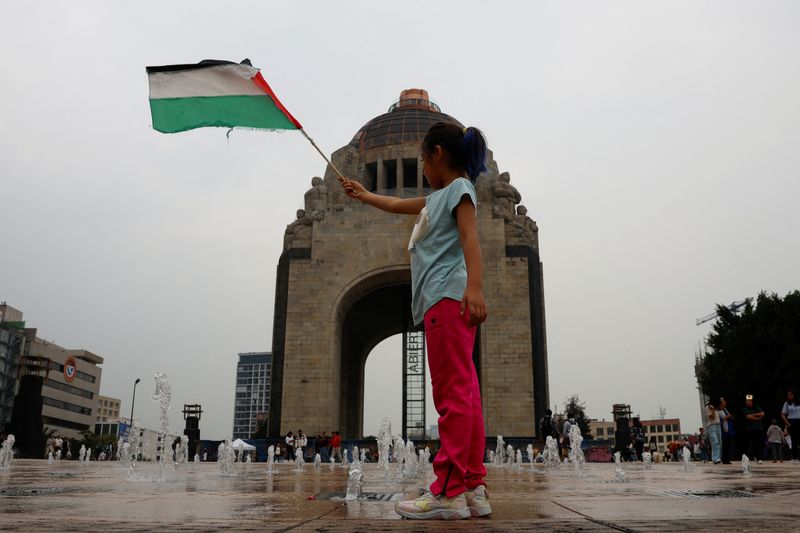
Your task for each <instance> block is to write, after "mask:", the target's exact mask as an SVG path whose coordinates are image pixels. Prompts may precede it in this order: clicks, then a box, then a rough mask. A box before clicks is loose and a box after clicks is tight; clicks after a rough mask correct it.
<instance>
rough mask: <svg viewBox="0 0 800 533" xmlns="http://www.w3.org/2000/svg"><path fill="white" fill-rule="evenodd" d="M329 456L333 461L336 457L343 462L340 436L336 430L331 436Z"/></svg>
mask: <svg viewBox="0 0 800 533" xmlns="http://www.w3.org/2000/svg"><path fill="white" fill-rule="evenodd" d="M331 457H332V458H333V460H334V461H335V460H336V458H337V457H338V458H339V462H340V463H341V462H343V459H342V436H341V435H340V434H339V432H338V431H334V432H333V437H332V438H331Z"/></svg>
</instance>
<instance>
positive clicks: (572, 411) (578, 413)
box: [558, 394, 594, 440]
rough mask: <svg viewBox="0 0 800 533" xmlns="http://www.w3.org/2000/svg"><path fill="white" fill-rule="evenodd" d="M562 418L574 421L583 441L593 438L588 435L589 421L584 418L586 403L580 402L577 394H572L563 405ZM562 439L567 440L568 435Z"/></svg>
mask: <svg viewBox="0 0 800 533" xmlns="http://www.w3.org/2000/svg"><path fill="white" fill-rule="evenodd" d="M564 416H566V417H567V418H574V419H575V423H576V424H578V427H579V428H580V429H581V435H583V438H584V439H586V440H590V439H592V438H594V437H592V435H591V433H589V419H588V418H586V403H585V402H582V401H581V399H580V398H579V397H578V395H577V394H573V395H572V396H570V397H569V398H567V401H566V402H565V403H564ZM558 429H559V431H561V430H563V428H558ZM564 437H565V438H569V435H564Z"/></svg>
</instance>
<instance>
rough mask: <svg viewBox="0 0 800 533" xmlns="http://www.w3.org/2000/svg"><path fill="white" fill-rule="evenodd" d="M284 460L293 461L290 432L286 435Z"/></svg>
mask: <svg viewBox="0 0 800 533" xmlns="http://www.w3.org/2000/svg"><path fill="white" fill-rule="evenodd" d="M286 460H287V461H294V434H293V433H292V432H291V431H290V432H289V433H287V434H286Z"/></svg>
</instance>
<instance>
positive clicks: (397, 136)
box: [350, 89, 463, 151]
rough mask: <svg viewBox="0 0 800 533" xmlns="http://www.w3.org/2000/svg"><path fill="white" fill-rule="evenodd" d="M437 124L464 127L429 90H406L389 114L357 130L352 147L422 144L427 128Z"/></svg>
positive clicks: (360, 149) (366, 147) (362, 149)
mask: <svg viewBox="0 0 800 533" xmlns="http://www.w3.org/2000/svg"><path fill="white" fill-rule="evenodd" d="M437 122H452V123H454V124H458V125H459V126H462V127H463V124H461V123H460V122H459V121H457V120H456V119H454V118H453V117H451V116H450V115H447V114H445V113H442V110H441V109H439V106H438V105H436V104H435V103H434V102H432V101H431V100H430V98H429V97H428V91H426V90H425V89H406V90H404V91H402V92H401V93H400V99H399V100H398V101H397V102H395V103H394V104H392V106H391V107H390V108H389V111H388V112H386V113H384V114H383V115H379V116H377V117H375V118H373V119H372V120H370V121H369V122H367V123H366V124H364V126H363V127H362V128H361V129H360V130H358V133H356V134H355V136H354V137H353V140H352V141H350V146H354V147H356V148H358V150H359V151H364V150H369V149H371V148H380V147H382V146H388V145H392V144H405V143H420V142H421V141H422V138H423V137H424V136H425V133H426V132H427V131H428V128H430V127H431V126H433V125H434V124H435V123H437Z"/></svg>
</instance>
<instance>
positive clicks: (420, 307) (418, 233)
mask: <svg viewBox="0 0 800 533" xmlns="http://www.w3.org/2000/svg"><path fill="white" fill-rule="evenodd" d="M421 152H422V163H423V171H424V173H425V176H426V177H427V178H428V182H429V183H430V185H431V188H433V189H434V192H433V193H432V194H430V195H429V196H428V197H425V198H408V199H401V198H395V197H391V196H382V195H379V194H374V193H371V192H369V191H367V190H366V189H365V188H364V186H363V185H362V184H361V183H359V182H357V181H353V180H350V179H341V180H340V181H341V183H342V187H343V188H344V190H345V192H346V193H347V195H348V196H350V197H351V198H354V199H356V200H360V201H362V202H364V203H366V204H369V205H372V206H374V207H377V208H378V209H382V210H383V211H387V212H389V213H397V214H406V215H419V218H418V220H417V223H416V225H415V226H414V231H413V232H412V234H411V240H410V241H409V243H408V250H409V253H410V255H411V293H412V298H411V306H412V312H413V315H414V323H415V324H419V323H423V322H424V327H425V339H426V342H427V348H428V364H429V366H430V370H431V381H432V384H433V403H434V405H435V406H436V411H437V412H438V413H439V438H440V441H441V447H440V448H439V453H437V454H436V459H435V460H434V462H433V470H434V472H435V474H436V481H434V482H433V483H432V484H431V486H430V492H429V493H426V494H424V495H423V496H421V497H420V498H417V499H416V500H410V501H403V502H398V503H397V505H396V506H395V509H396V511H397V512H398V513H399V514H400V515H401V516H404V517H406V518H423V519H425V518H427V519H433V518H438V519H459V518H469V517H470V516H487V515H489V514H490V513H491V512H492V508H491V507H490V506H489V499H488V498H489V497H488V494H487V492H486V487H485V483H484V480H483V478H484V477H485V476H486V469H485V467H484V466H483V455H484V447H485V434H484V427H483V410H482V408H481V397H480V391H479V388H478V376H477V374H476V373H475V366H474V365H473V363H472V350H473V346H474V344H475V330H476V327H477V325H478V324H480V323H482V322H483V321H484V320H486V304H485V303H484V300H483V285H482V266H481V250H480V245H479V243H478V230H477V218H476V207H477V200H476V197H475V188H474V187H473V183H472V182H473V181H474V180H475V179H476V178H477V177H478V174H480V173H481V172H483V171H484V170H486V141H485V139H484V138H483V134H482V133H481V132H480V131H479V130H478V129H476V128H461V127H460V126H457V125H454V124H449V123H444V122H439V123H437V124H434V125H433V126H431V128H430V129H429V130H428V133H426V134H425V138H424V139H423V140H422V145H421Z"/></svg>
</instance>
